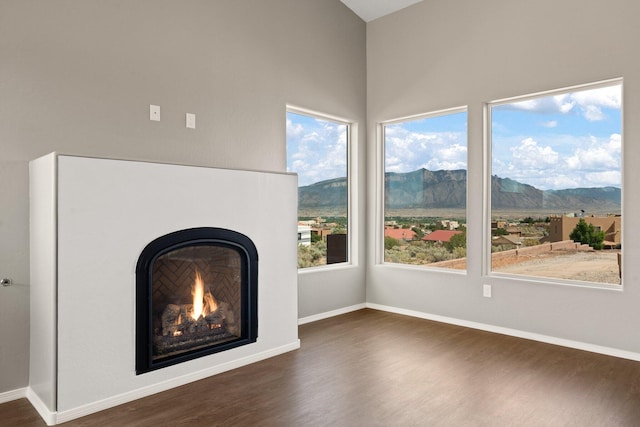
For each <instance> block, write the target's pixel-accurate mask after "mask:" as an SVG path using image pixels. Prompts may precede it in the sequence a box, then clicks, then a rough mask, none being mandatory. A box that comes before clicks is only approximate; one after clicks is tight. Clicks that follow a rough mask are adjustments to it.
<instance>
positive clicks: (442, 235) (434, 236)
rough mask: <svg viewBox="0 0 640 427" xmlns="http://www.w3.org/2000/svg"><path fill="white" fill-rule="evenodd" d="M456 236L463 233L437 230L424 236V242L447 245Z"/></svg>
mask: <svg viewBox="0 0 640 427" xmlns="http://www.w3.org/2000/svg"><path fill="white" fill-rule="evenodd" d="M456 234H462V231H455V230H436V231H434V232H433V233H431V234H427V235H426V236H424V237H423V238H422V240H424V241H425V242H438V243H447V242H448V241H449V240H451V238H452V237H453V236H455V235H456Z"/></svg>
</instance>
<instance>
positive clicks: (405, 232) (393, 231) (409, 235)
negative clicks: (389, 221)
mask: <svg viewBox="0 0 640 427" xmlns="http://www.w3.org/2000/svg"><path fill="white" fill-rule="evenodd" d="M384 237H393V238H394V239H396V240H407V241H408V240H413V239H415V238H416V232H415V231H413V230H409V229H408V228H385V230H384Z"/></svg>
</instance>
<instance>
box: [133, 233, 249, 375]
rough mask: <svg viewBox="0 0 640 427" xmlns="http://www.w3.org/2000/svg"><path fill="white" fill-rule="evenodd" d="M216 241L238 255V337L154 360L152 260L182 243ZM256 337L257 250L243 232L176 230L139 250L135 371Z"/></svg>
mask: <svg viewBox="0 0 640 427" xmlns="http://www.w3.org/2000/svg"><path fill="white" fill-rule="evenodd" d="M199 245H215V246H221V247H227V248H230V249H233V250H236V251H237V252H238V253H239V254H240V258H241V275H242V278H241V283H242V285H241V286H242V290H241V312H242V316H241V320H240V322H241V323H240V324H241V334H240V336H239V337H238V338H236V339H233V340H231V341H225V342H223V343H219V344H214V345H212V346H210V347H206V348H203V349H194V350H190V351H186V352H183V353H181V354H178V355H173V356H167V357H164V358H161V359H159V360H155V361H154V360H153V325H152V323H153V319H152V291H153V286H152V283H153V274H152V269H153V264H154V262H155V261H156V260H157V259H158V257H160V256H162V255H164V254H166V253H168V252H171V251H174V250H177V249H181V248H185V247H191V246H199ZM257 338H258V251H257V249H256V246H255V244H254V243H253V241H252V240H251V239H250V238H249V237H247V236H245V235H244V234H241V233H238V232H236V231H233V230H228V229H225V228H215V227H198V228H189V229H185V230H179V231H175V232H172V233H169V234H166V235H164V236H161V237H158V238H157V239H155V240H153V241H152V242H151V243H149V244H148V245H147V246H146V247H145V248H144V249H143V251H142V252H141V254H140V257H139V258H138V263H137V265H136V375H140V374H143V373H146V372H150V371H154V370H156V369H161V368H165V367H167V366H171V365H175V364H178V363H182V362H186V361H188V360H193V359H196V358H199V357H202V356H207V355H210V354H213V353H218V352H221V351H225V350H229V349H232V348H235V347H239V346H242V345H246V344H251V343H254V342H256V340H257Z"/></svg>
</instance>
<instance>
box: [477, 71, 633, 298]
mask: <svg viewBox="0 0 640 427" xmlns="http://www.w3.org/2000/svg"><path fill="white" fill-rule="evenodd" d="M613 86H620V97H621V105H620V120H621V123H620V133H621V162H620V174H621V180H620V193H621V198H620V214H621V229H622V230H624V225H623V223H624V192H625V184H624V147H625V144H624V79H623V78H622V77H619V78H613V79H608V80H601V81H597V82H592V83H585V84H578V85H572V86H566V87H563V88H557V89H551V90H545V91H540V92H535V93H530V94H525V95H517V96H513V97H508V98H501V99H496V100H493V101H487V102H485V103H484V105H483V139H484V143H483V166H484V173H483V204H484V207H483V211H482V212H483V218H482V220H483V226H482V230H483V232H482V234H483V235H482V242H483V245H482V273H481V276H482V278H483V279H494V278H497V279H502V278H504V279H509V280H515V281H520V282H527V283H541V284H550V285H560V286H572V287H580V288H596V289H607V290H616V291H623V290H624V280H623V278H624V262H623V263H622V265H621V274H620V284H611V283H604V282H587V281H580V280H572V279H562V278H554V277H545V276H530V275H519V274H512V273H504V272H494V271H492V267H491V262H492V252H491V221H492V203H491V176H492V174H493V154H492V148H493V141H492V134H493V126H492V125H493V121H492V114H491V113H492V107H495V106H501V105H506V104H512V103H516V102H522V101H527V100H533V99H540V98H544V97H551V96H556V95H562V94H569V93H574V92H580V91H587V90H592V89H599V88H605V87H613ZM620 239H621V244H622V243H623V242H622V241H623V239H624V233H621V236H620Z"/></svg>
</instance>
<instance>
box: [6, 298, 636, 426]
mask: <svg viewBox="0 0 640 427" xmlns="http://www.w3.org/2000/svg"><path fill="white" fill-rule="evenodd" d="M300 338H301V340H302V348H301V349H300V350H297V351H294V352H291V353H287V354H284V355H281V356H278V357H275V358H272V359H269V360H265V361H263V362H259V363H255V364H253V365H249V366H246V367H243V368H240V369H236V370H233V371H230V372H226V373H223V374H220V375H217V376H214V377H211V378H208V379H204V380H201V381H198V382H195V383H192V384H189V385H186V386H182V387H179V388H176V389H173V390H170V391H167V392H163V393H159V394H156V395H153V396H150V397H147V398H144V399H140V400H137V401H135V402H131V403H128V404H124V405H121V406H118V407H115V408H112V409H109V410H106V411H102V412H100V413H97V414H93V415H90V416H87V417H84V418H80V419H77V420H74V421H71V422H68V423H65V424H62V425H64V426H154V427H155V426H186V425H193V426H492V427H493V426H536V427H537V426H640V362H634V361H630V360H625V359H618V358H614V357H609V356H603V355H599V354H594V353H588V352H584V351H579V350H573V349H568V348H563V347H557V346H553V345H549V344H544V343H539V342H534V341H528V340H524V339H519V338H513V337H508V336H504V335H498V334H492V333H489V332H483V331H477V330H473V329H466V328H462V327H457V326H452V325H447V324H442V323H436V322H431V321H427V320H421V319H416V318H411V317H405V316H401V315H396V314H390V313H385V312H380V311H374V310H361V311H357V312H354V313H349V314H346V315H343V316H338V317H334V318H331V319H327V320H322V321H319V322H314V323H310V324H307V325H303V326H301V327H300ZM0 425H3V426H5V425H6V426H34V427H35V426H38V427H41V426H44V425H45V423H44V422H43V421H42V420H41V419H40V418H39V416H38V414H37V413H36V411H35V410H34V409H33V408H32V407H31V406H30V404H29V403H28V402H27V401H26V400H25V399H20V400H17V401H14V402H9V403H5V404H3V405H0Z"/></svg>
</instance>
